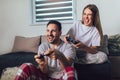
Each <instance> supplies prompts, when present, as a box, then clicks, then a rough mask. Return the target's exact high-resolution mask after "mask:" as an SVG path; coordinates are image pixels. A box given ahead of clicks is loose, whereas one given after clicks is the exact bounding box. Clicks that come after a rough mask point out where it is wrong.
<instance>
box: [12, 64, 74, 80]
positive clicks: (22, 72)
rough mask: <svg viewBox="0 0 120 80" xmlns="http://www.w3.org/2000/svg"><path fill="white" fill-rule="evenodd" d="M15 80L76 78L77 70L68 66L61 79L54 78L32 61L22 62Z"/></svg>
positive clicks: (72, 79)
mask: <svg viewBox="0 0 120 80" xmlns="http://www.w3.org/2000/svg"><path fill="white" fill-rule="evenodd" d="M14 80H76V79H75V70H74V68H72V67H69V66H68V67H66V68H65V70H64V71H63V77H61V78H60V79H53V78H50V77H48V76H47V75H46V74H44V73H42V72H40V70H39V69H38V68H36V66H34V65H33V64H31V63H24V64H22V65H21V66H20V67H19V69H18V72H17V75H16V76H15V79H14Z"/></svg>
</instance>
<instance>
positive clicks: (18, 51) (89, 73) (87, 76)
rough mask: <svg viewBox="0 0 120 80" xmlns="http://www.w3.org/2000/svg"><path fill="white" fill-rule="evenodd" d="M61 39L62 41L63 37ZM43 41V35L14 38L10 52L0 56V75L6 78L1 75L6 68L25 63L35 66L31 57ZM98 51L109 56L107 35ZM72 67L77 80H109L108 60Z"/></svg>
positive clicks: (76, 64)
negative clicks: (74, 69) (75, 72)
mask: <svg viewBox="0 0 120 80" xmlns="http://www.w3.org/2000/svg"><path fill="white" fill-rule="evenodd" d="M61 38H62V39H63V36H61ZM45 41H46V36H44V35H41V36H36V37H21V36H16V37H15V41H14V45H13V49H12V51H11V52H9V53H6V54H3V55H0V75H2V76H6V77H7V76H8V75H6V74H3V73H5V72H7V68H10V69H13V68H14V67H19V66H20V65H21V64H22V63H25V62H31V63H33V64H34V65H36V66H37V63H36V62H35V61H34V58H33V57H34V55H35V54H37V49H38V46H39V45H40V44H41V43H42V42H45ZM100 50H102V51H104V52H105V53H106V54H107V55H108V56H109V51H108V36H107V35H104V45H103V47H102V49H100ZM76 51H77V50H76ZM74 66H75V68H76V71H77V75H78V80H111V62H110V60H109V59H108V61H107V62H105V63H103V64H88V65H83V64H78V63H75V64H74ZM13 70H15V69H13ZM14 74H15V73H14ZM11 77H14V76H11ZM12 79H13V78H12ZM9 80H10V79H9Z"/></svg>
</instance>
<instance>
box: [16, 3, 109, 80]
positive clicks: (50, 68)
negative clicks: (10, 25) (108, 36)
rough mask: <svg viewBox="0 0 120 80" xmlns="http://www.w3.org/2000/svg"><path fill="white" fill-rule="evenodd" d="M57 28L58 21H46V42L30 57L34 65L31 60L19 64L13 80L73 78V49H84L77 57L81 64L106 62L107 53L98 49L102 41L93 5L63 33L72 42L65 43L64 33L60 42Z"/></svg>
mask: <svg viewBox="0 0 120 80" xmlns="http://www.w3.org/2000/svg"><path fill="white" fill-rule="evenodd" d="M61 30H62V27H61V23H60V22H58V21H56V20H51V21H49V22H48V24H47V28H46V36H47V40H48V42H46V43H42V44H41V45H40V46H39V49H38V54H37V55H35V56H34V58H35V61H36V62H37V63H38V67H35V66H34V65H32V64H31V63H24V64H22V65H21V66H20V67H19V70H18V72H17V75H16V77H15V80H77V78H76V76H75V69H74V67H73V66H72V65H73V63H74V61H75V57H76V52H75V48H77V49H80V50H83V51H85V52H86V53H85V54H86V56H85V57H83V58H81V59H80V60H81V63H82V64H83V63H84V64H99V63H104V62H105V61H107V55H106V54H105V53H104V52H101V51H98V48H99V47H100V46H101V44H102V41H103V33H102V28H101V24H100V18H99V11H98V8H97V7H96V6H95V5H94V4H89V5H87V6H86V7H85V8H84V9H83V14H82V20H81V21H77V22H76V23H74V24H73V26H72V27H71V28H70V30H69V31H68V33H67V34H68V35H69V36H70V37H72V38H73V39H75V40H77V43H76V44H68V43H70V42H69V41H67V39H66V37H67V36H66V37H64V41H62V40H61V39H60V36H61V34H62V31H61ZM79 63H80V62H79Z"/></svg>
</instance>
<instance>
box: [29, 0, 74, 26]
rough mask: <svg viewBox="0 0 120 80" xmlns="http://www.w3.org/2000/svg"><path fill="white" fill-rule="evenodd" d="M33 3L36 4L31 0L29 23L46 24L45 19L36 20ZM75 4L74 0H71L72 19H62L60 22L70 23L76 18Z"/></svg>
mask: <svg viewBox="0 0 120 80" xmlns="http://www.w3.org/2000/svg"><path fill="white" fill-rule="evenodd" d="M35 5H36V4H35V0H31V24H32V25H39V24H46V23H47V21H46V22H36V13H35V11H36V9H35ZM75 5H76V0H72V17H73V20H63V21H60V22H61V23H72V22H73V21H75V20H76V8H75ZM58 21H59V20H58Z"/></svg>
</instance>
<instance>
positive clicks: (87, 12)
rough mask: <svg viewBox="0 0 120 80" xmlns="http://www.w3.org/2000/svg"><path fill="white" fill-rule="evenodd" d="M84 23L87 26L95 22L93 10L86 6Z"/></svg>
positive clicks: (83, 17) (83, 16)
mask: <svg viewBox="0 0 120 80" xmlns="http://www.w3.org/2000/svg"><path fill="white" fill-rule="evenodd" d="M82 19H83V24H84V25H86V26H91V25H92V24H93V12H92V11H91V10H90V9H89V8H86V9H85V10H84V12H83V15H82Z"/></svg>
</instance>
